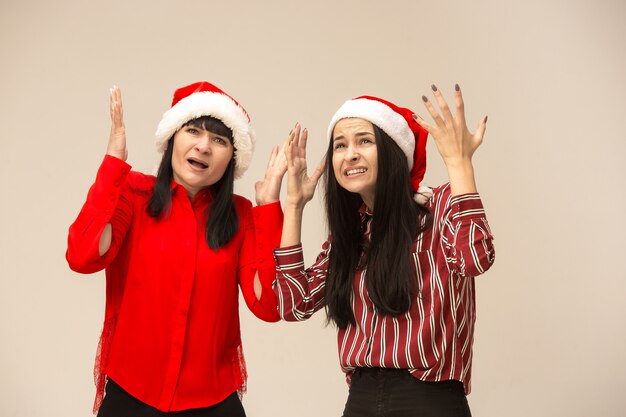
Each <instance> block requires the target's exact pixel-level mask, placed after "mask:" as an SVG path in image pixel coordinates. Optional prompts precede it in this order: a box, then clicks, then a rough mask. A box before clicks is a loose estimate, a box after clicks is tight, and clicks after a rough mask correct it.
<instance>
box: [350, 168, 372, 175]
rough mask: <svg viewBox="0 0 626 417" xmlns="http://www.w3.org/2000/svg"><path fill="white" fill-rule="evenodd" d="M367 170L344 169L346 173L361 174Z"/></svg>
mask: <svg viewBox="0 0 626 417" xmlns="http://www.w3.org/2000/svg"><path fill="white" fill-rule="evenodd" d="M365 171H367V170H366V169H365V168H357V169H349V170H347V171H346V175H348V176H350V175H354V174H362V173H364V172H365Z"/></svg>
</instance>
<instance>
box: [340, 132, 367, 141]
mask: <svg viewBox="0 0 626 417" xmlns="http://www.w3.org/2000/svg"><path fill="white" fill-rule="evenodd" d="M354 136H356V137H361V136H376V135H374V133H372V132H358V133H355V134H354ZM341 139H345V137H344V136H343V135H340V136H335V137H334V138H333V142H334V141H336V140H341Z"/></svg>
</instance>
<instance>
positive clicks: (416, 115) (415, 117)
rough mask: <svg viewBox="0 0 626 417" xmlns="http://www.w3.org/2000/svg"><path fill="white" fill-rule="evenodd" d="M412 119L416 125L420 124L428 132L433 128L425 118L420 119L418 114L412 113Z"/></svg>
mask: <svg viewBox="0 0 626 417" xmlns="http://www.w3.org/2000/svg"><path fill="white" fill-rule="evenodd" d="M413 119H414V120H415V121H416V122H417V124H418V125H420V126H422V127H423V128H424V129H425V130H426V131H427V132H428V133H430V131H431V130H432V129H433V128H434V127H433V126H431V125H430V124H428V123H427V122H426V120H424V119H422V117H421V116H420V115H419V114H414V115H413Z"/></svg>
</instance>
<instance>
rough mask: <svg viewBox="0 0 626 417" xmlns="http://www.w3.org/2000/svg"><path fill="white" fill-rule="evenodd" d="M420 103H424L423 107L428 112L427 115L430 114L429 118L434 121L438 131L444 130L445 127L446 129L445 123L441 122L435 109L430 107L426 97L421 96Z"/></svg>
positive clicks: (430, 104)
mask: <svg viewBox="0 0 626 417" xmlns="http://www.w3.org/2000/svg"><path fill="white" fill-rule="evenodd" d="M422 101H423V102H424V107H426V110H428V113H430V116H431V117H432V118H433V120H434V121H435V124H436V125H437V126H438V127H439V128H440V129H445V127H446V124H445V122H444V121H443V119H442V118H441V116H440V115H439V113H437V110H435V107H434V106H433V105H432V103H431V102H430V100H428V97H426V96H422Z"/></svg>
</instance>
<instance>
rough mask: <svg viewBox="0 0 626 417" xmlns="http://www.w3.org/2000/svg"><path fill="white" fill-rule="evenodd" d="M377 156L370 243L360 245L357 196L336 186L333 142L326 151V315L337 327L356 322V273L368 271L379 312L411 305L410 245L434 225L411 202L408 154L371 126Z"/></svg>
mask: <svg viewBox="0 0 626 417" xmlns="http://www.w3.org/2000/svg"><path fill="white" fill-rule="evenodd" d="M373 127H374V135H375V137H376V150H377V154H378V176H377V178H376V187H375V198H374V217H373V220H372V226H371V240H370V243H369V244H368V245H365V242H364V241H363V236H362V233H363V232H362V231H361V220H360V214H359V208H360V207H361V205H362V204H363V200H362V199H361V196H360V195H359V194H357V193H351V192H349V191H347V190H346V189H344V188H343V187H341V186H340V185H339V183H338V182H337V179H336V177H335V173H334V171H333V166H332V155H333V143H332V142H333V141H332V139H331V140H330V142H329V145H328V151H327V153H326V161H328V163H327V164H326V173H325V176H326V195H325V200H326V216H327V218H328V227H329V231H330V235H331V239H332V246H331V250H330V254H329V266H328V277H327V279H326V313H327V319H328V321H329V322H334V323H335V324H336V325H337V326H338V327H340V328H346V327H347V326H348V324H349V323H352V324H355V318H354V312H353V311H352V299H353V297H354V290H353V288H354V287H353V283H354V273H355V271H356V269H357V268H358V267H367V272H366V277H365V281H366V288H367V292H368V295H369V297H370V299H371V300H372V302H373V303H374V306H375V307H376V309H377V312H378V313H379V314H381V315H392V316H398V315H400V314H403V313H406V312H407V311H408V310H409V308H410V307H411V299H412V297H414V296H415V295H416V291H417V282H416V280H415V275H414V274H413V273H412V269H411V264H410V262H409V260H410V256H411V253H412V248H413V241H414V240H415V239H416V238H417V236H418V235H419V234H420V233H421V232H423V231H424V230H425V229H426V227H428V225H429V224H430V222H431V221H432V215H431V213H430V212H429V211H428V209H427V208H425V207H424V206H421V205H419V204H417V203H416V202H415V200H413V191H412V190H411V186H410V177H409V168H408V163H407V160H406V156H405V155H404V153H403V152H402V150H401V149H400V148H399V147H398V145H397V144H396V143H395V142H394V141H393V140H392V139H391V138H390V137H389V136H388V135H387V134H386V133H385V132H384V131H383V130H382V129H380V128H379V127H378V126H376V125H373Z"/></svg>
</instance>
